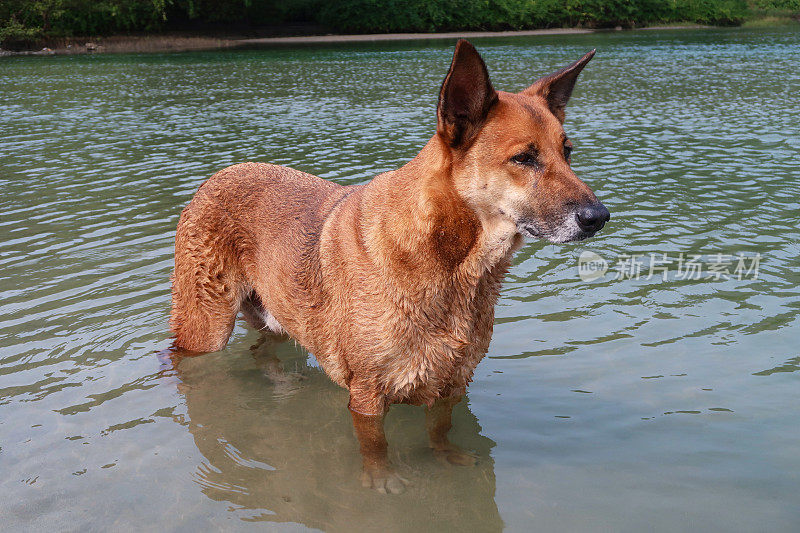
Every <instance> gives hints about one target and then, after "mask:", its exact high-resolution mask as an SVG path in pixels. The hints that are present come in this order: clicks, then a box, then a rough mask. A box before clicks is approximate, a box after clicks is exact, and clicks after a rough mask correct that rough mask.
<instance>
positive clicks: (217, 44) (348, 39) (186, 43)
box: [0, 24, 712, 56]
mask: <svg viewBox="0 0 800 533" xmlns="http://www.w3.org/2000/svg"><path fill="white" fill-rule="evenodd" d="M710 27H712V26H701V25H695V24H692V25H680V26H674V25H673V26H652V27H648V28H636V29H641V30H671V29H698V28H710ZM617 30H618V31H623V30H621V28H617ZM598 31H614V30H595V29H585V28H550V29H539V30H519V31H465V32H437V33H379V34H352V35H336V34H328V35H300V36H292V37H260V38H215V37H207V36H180V35H142V36H128V35H113V36H109V37H98V38H96V39H92V40H89V39H71V40H66V41H65V42H64V44H63V46H59V47H56V48H52V49H50V48H45V49H42V50H36V51H19V52H17V51H9V50H0V56H22V55H36V56H42V55H75V54H94V53H159V52H185V51H190V50H218V49H225V48H237V47H247V46H254V45H272V44H274V45H291V44H329V43H357V42H381V41H411V40H434V39H436V40H438V39H453V40H455V39H458V38H466V39H477V38H487V37H526V36H536V35H575V34H586V33H596V32H598Z"/></svg>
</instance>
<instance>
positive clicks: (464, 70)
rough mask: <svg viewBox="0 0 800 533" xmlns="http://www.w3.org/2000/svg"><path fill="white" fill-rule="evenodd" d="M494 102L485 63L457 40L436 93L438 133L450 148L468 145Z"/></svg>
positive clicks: (465, 44) (494, 97)
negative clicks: (447, 70)
mask: <svg viewBox="0 0 800 533" xmlns="http://www.w3.org/2000/svg"><path fill="white" fill-rule="evenodd" d="M495 102H497V91H495V90H494V87H492V82H491V81H489V72H488V71H487V70H486V64H485V63H484V62H483V59H482V58H481V56H480V54H479V53H478V51H477V50H475V47H474V46H472V45H471V44H470V43H469V42H468V41H465V40H464V39H461V40H459V41H458V43H456V51H455V53H454V54H453V62H452V63H451V64H450V71H449V72H448V73H447V76H446V77H445V79H444V82H443V83H442V89H441V91H440V92H439V107H438V109H437V112H436V114H437V115H438V118H439V122H438V124H437V127H436V131H437V133H438V134H439V135H440V136H441V137H442V139H444V141H445V142H447V144H449V145H450V146H452V147H453V148H458V147H461V146H464V145H468V144H469V143H470V142H471V141H472V140H473V138H474V136H475V134H476V133H478V131H479V130H480V128H481V126H482V125H483V122H484V121H485V120H486V116H487V115H488V114H489V109H491V107H492V106H493V105H494V103H495Z"/></svg>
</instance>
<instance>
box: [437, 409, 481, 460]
mask: <svg viewBox="0 0 800 533" xmlns="http://www.w3.org/2000/svg"><path fill="white" fill-rule="evenodd" d="M462 397H463V396H450V397H448V398H439V399H438V400H436V401H435V402H433V405H432V406H430V407H426V408H425V427H426V429H427V430H428V438H429V440H430V445H431V448H433V452H434V453H435V454H436V455H437V456H439V457H442V458H444V459H447V461H448V462H449V463H451V464H454V465H459V466H471V465H474V464H475V461H476V457H475V456H474V455H473V454H471V453H469V452H467V451H464V450H462V449H461V448H459V447H458V446H456V445H455V444H453V443H451V442H450V439H448V438H447V433H448V432H449V431H450V428H452V427H453V422H452V415H453V407H455V406H456V404H457V403H458V402H460V401H461V398H462Z"/></svg>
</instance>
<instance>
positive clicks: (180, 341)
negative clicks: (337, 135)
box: [170, 225, 243, 352]
mask: <svg viewBox="0 0 800 533" xmlns="http://www.w3.org/2000/svg"><path fill="white" fill-rule="evenodd" d="M189 233H190V232H189V231H187V230H185V229H184V228H182V227H181V226H180V225H179V227H178V232H177V234H176V236H175V272H174V274H173V276H172V312H171V315H170V329H171V330H172V332H173V333H174V334H175V344H176V345H177V346H179V347H181V348H185V349H187V350H191V351H195V352H213V351H217V350H221V349H222V348H224V347H225V345H226V344H227V342H228V337H230V335H231V331H233V325H234V322H235V320H236V313H238V311H239V306H240V304H241V301H242V297H243V294H242V292H243V291H242V283H241V282H240V281H239V279H237V278H238V276H237V275H236V272H235V270H236V269H235V268H234V261H233V258H232V257H230V255H229V254H226V253H225V250H224V249H220V247H219V246H218V245H217V243H215V242H214V241H213V240H212V239H203V238H197V237H196V236H195V235H191V234H189Z"/></svg>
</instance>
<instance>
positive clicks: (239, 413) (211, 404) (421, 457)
mask: <svg viewBox="0 0 800 533" xmlns="http://www.w3.org/2000/svg"><path fill="white" fill-rule="evenodd" d="M236 344H237V345H238V346H241V347H242V348H239V349H237V346H232V347H231V348H230V351H229V352H227V353H216V354H207V355H204V356H201V357H181V356H180V355H179V354H177V353H175V352H173V353H172V357H171V360H172V363H171V364H172V366H173V367H174V369H175V371H176V373H177V376H178V378H179V380H180V382H179V384H178V388H179V391H180V392H181V394H182V395H183V397H184V398H185V401H186V406H187V411H188V420H187V421H186V422H187V425H188V428H189V431H190V432H191V434H192V436H193V437H194V441H195V443H196V445H197V448H198V449H199V450H200V452H201V453H202V454H203V456H204V458H205V460H204V461H203V462H202V463H201V464H200V465H199V466H198V468H197V471H196V472H195V474H194V476H195V479H196V481H197V483H198V484H199V485H200V486H201V487H202V489H201V490H202V492H203V493H204V494H205V495H206V496H208V497H209V498H212V499H214V500H218V501H223V502H230V503H231V504H233V506H232V507H231V509H232V510H234V511H235V512H236V513H237V515H238V516H239V517H240V518H242V519H244V520H266V521H275V522H296V523H300V524H304V525H306V526H309V527H313V528H318V529H321V530H325V531H354V530H355V531H357V530H369V531H372V530H379V529H380V530H383V531H399V530H402V531H406V530H413V531H443V530H451V531H459V530H468V531H499V530H501V529H502V527H503V524H502V520H501V519H500V516H499V514H498V511H497V506H496V504H495V502H494V492H495V476H494V468H493V467H494V462H493V460H492V458H491V457H490V450H491V448H492V447H493V446H494V442H493V441H491V440H490V439H488V438H486V437H484V436H482V435H481V434H480V426H479V425H478V420H477V418H476V417H475V416H474V415H473V414H472V413H471V412H470V410H469V408H468V405H467V400H466V399H464V400H462V401H461V402H460V403H459V404H458V405H457V406H456V407H455V409H454V410H453V422H454V424H453V425H454V429H453V430H452V431H451V432H450V437H451V439H452V440H453V441H454V442H455V443H458V444H459V445H460V446H462V447H463V448H464V449H466V450H470V451H471V452H472V453H474V455H475V457H476V461H475V464H474V465H473V466H467V467H464V466H455V465H453V464H451V463H450V462H449V461H448V460H447V457H444V456H442V455H439V456H436V455H435V454H431V453H430V450H429V449H428V439H427V436H426V432H425V424H424V422H423V420H424V417H425V415H424V412H423V409H422V408H419V407H410V406H395V407H393V408H392V410H391V412H390V413H389V415H388V416H387V419H386V434H387V438H388V439H389V441H390V442H391V443H392V445H391V447H390V448H389V454H390V456H391V458H392V460H393V461H394V462H395V464H396V465H397V467H398V472H399V473H400V474H401V475H402V476H403V477H405V478H406V479H407V480H408V481H410V483H411V486H410V487H409V489H408V490H407V492H406V493H405V494H403V495H400V496H398V497H397V498H386V497H385V496H384V497H382V496H381V495H379V494H377V493H375V492H373V491H365V490H364V489H363V488H362V487H361V484H360V483H359V481H358V478H357V476H356V475H354V474H355V473H356V472H358V471H359V470H360V468H361V457H360V455H359V452H358V446H357V445H356V437H355V435H354V433H353V425H352V421H351V419H350V414H349V413H348V411H347V409H343V408H342V406H344V405H347V400H348V394H347V391H345V390H343V389H341V388H339V387H337V386H336V385H335V384H333V383H331V381H330V380H329V379H328V378H327V377H326V376H325V374H324V373H323V372H322V370H320V369H318V368H316V367H314V366H312V365H309V364H308V357H307V355H306V354H305V353H303V352H301V351H300V350H299V349H297V348H296V347H295V345H294V344H293V343H292V342H291V341H288V342H286V341H284V340H282V339H279V338H274V337H262V338H261V339H259V340H258V342H256V343H255V344H254V345H253V346H251V347H250V348H249V352H250V354H248V353H246V352H247V349H246V348H244V346H246V344H243V343H236ZM230 352H233V353H230Z"/></svg>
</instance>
